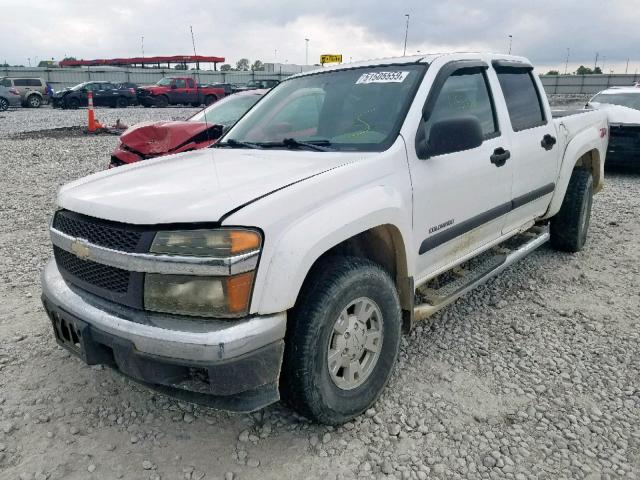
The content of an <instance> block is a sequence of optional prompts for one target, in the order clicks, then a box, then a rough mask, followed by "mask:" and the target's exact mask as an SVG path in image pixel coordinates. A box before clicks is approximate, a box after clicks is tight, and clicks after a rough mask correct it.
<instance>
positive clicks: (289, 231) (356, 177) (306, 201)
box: [42, 53, 608, 424]
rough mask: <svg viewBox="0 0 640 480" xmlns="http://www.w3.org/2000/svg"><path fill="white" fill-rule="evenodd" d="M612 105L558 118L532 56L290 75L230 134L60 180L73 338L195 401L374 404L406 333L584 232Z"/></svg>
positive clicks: (64, 302)
mask: <svg viewBox="0 0 640 480" xmlns="http://www.w3.org/2000/svg"><path fill="white" fill-rule="evenodd" d="M607 127H608V125H607V120H606V114H605V113H603V112H599V111H585V112H582V113H579V114H578V113H575V112H574V113H571V114H565V115H564V116H561V117H560V118H557V119H554V118H552V114H551V111H550V109H549V106H548V103H547V100H546V97H545V95H544V91H543V89H542V86H541V84H540V82H539V80H538V78H537V76H536V75H534V74H533V67H532V66H531V65H530V64H529V63H528V61H527V60H526V59H524V58H521V57H514V56H505V55H493V54H474V53H465V54H444V55H427V56H419V57H402V58H392V59H385V60H378V61H372V62H363V63H355V64H347V65H338V66H335V67H331V68H324V69H322V70H319V71H315V72H310V73H305V74H302V75H298V76H295V77H292V78H290V79H288V80H286V81H284V82H282V83H281V84H280V85H278V86H277V87H275V88H274V89H273V90H272V91H271V92H269V93H268V94H267V95H266V96H265V97H264V98H263V99H261V100H260V101H259V102H258V103H257V104H256V105H255V106H254V107H253V108H252V109H251V110H250V111H249V112H248V113H247V114H246V115H245V116H244V117H243V118H242V119H241V120H240V121H239V122H238V123H237V124H236V125H235V126H234V127H233V128H232V129H231V130H230V131H229V132H228V133H227V134H226V135H225V136H224V137H223V138H222V140H221V141H220V142H219V143H218V144H217V145H215V148H209V149H205V150H200V151H194V152H187V153H183V154H179V155H175V156H170V157H163V158H159V159H154V160H149V161H146V162H141V163H139V164H135V165H131V166H127V167H122V168H118V169H115V170H110V171H105V172H100V173H97V174H94V175H91V176H89V177H86V178H83V179H80V180H78V181H75V182H73V183H70V184H68V185H66V186H64V187H62V188H61V190H60V192H59V194H58V199H57V202H58V210H57V211H56V212H55V215H54V217H53V220H52V223H51V239H52V243H53V249H54V258H53V259H52V260H51V261H50V262H49V263H48V264H47V265H46V267H45V269H44V272H43V274H42V287H43V302H44V306H45V309H46V311H47V313H48V315H49V317H50V319H51V321H52V324H53V327H54V332H55V336H56V339H57V341H58V343H59V344H60V345H62V346H63V347H65V348H67V349H68V350H70V351H72V352H74V353H75V354H77V355H78V356H80V357H81V358H82V359H83V360H84V361H85V362H86V363H88V364H105V365H110V366H112V367H114V368H115V369H117V370H118V371H120V372H121V373H123V374H125V375H127V376H129V377H131V378H133V379H135V380H137V381H140V382H143V383H145V384H146V385H149V386H151V387H153V388H155V389H158V390H160V391H161V392H165V393H167V394H170V395H174V396H177V397H179V398H182V399H183V400H187V401H194V402H201V403H205V404H208V405H211V406H214V407H218V408H223V409H229V410H235V411H251V410H255V409H259V408H261V407H264V406H265V405H268V404H270V403H273V402H275V401H277V400H278V399H280V398H282V399H283V400H284V401H286V402H287V403H288V404H289V405H291V406H292V407H293V408H295V409H296V410H297V411H298V412H300V413H302V414H304V415H306V416H307V417H309V418H311V419H313V420H315V421H318V422H323V423H327V424H339V423H341V422H345V421H347V420H349V419H351V418H353V417H355V416H357V415H359V414H360V413H362V412H363V411H364V410H365V409H367V408H368V407H369V406H371V405H372V404H373V403H374V402H375V401H376V399H377V398H378V396H379V395H380V393H381V392H382V390H383V389H384V387H385V384H386V382H387V380H388V378H389V375H390V374H391V371H392V369H393V366H394V363H395V361H396V357H397V355H398V349H399V345H400V337H401V335H402V332H403V331H405V332H406V331H408V330H409V329H410V328H411V327H412V325H413V324H414V322H416V321H417V320H418V319H421V318H424V317H426V316H428V315H430V314H432V313H433V312H435V311H437V310H438V309H440V308H442V307H444V306H445V305H447V304H449V303H450V302H452V301H453V300H455V299H456V298H458V297H459V296H460V295H462V294H463V293H465V292H466V291H468V290H469V289H471V288H473V287H474V286H475V285H478V284H479V283H481V282H482V281H484V280H486V279H487V278H489V277H491V276H492V275H495V274H496V273H498V272H500V271H502V270H503V269H504V268H505V267H507V266H508V265H510V264H511V263H513V262H514V261H515V260H517V259H519V258H521V257H522V256H524V255H525V254H527V253H528V252H530V251H532V250H533V249H535V248H536V247H538V246H540V245H542V244H543V243H544V242H546V241H547V240H549V239H550V242H551V245H552V247H554V248H556V249H559V250H564V251H568V252H576V251H578V250H580V249H581V248H582V247H583V245H584V244H585V240H586V236H587V230H588V226H589V218H590V212H591V204H592V197H593V193H594V192H597V191H599V190H600V189H601V188H602V186H603V166H604V161H605V152H606V150H607V138H608V137H607Z"/></svg>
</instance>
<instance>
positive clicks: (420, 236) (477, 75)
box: [407, 60, 512, 282]
mask: <svg viewBox="0 0 640 480" xmlns="http://www.w3.org/2000/svg"><path fill="white" fill-rule="evenodd" d="M433 68H437V67H433ZM487 69H488V65H487V64H486V63H484V62H481V61H479V60H478V61H475V60H473V61H469V60H461V61H454V62H449V63H447V64H445V65H443V66H442V67H441V68H440V70H439V72H438V74H437V76H436V77H435V79H434V80H433V84H432V87H431V91H430V92H429V96H428V97H427V101H426V103H425V105H424V108H423V118H422V120H421V121H420V125H416V127H417V133H416V139H415V142H412V143H413V144H409V145H407V153H408V156H409V162H410V170H411V182H412V186H413V197H414V213H413V222H414V232H415V237H414V242H415V243H414V248H415V251H417V252H418V254H419V255H418V260H417V281H418V282H420V281H421V280H422V279H424V278H425V277H426V276H428V275H430V274H433V273H434V272H436V271H438V270H440V269H442V268H443V267H445V266H447V265H449V264H451V263H453V262H456V261H457V260H459V259H460V258H462V257H463V256H465V255H466V254H468V253H470V252H472V251H474V250H476V249H478V248H480V247H482V246H483V245H485V244H487V243H489V242H491V241H493V240H495V239H497V238H498V237H499V236H500V234H501V231H502V227H503V225H504V222H505V218H506V215H507V214H508V212H509V206H510V201H511V180H512V172H511V165H510V164H509V162H503V161H502V160H501V159H503V158H504V157H505V156H506V154H505V152H508V150H509V148H510V145H509V137H507V136H504V135H503V134H502V132H501V127H500V124H499V121H498V118H499V116H498V112H497V109H496V106H495V103H494V101H493V96H492V89H491V86H490V85H491V84H490V81H489V77H488V75H487ZM468 117H474V118H476V119H477V120H478V121H479V123H480V126H481V129H482V135H483V142H482V144H481V145H480V146H478V147H475V148H471V149H467V150H462V151H453V152H451V153H447V154H442V155H435V156H430V157H428V158H419V155H420V153H419V151H418V150H419V149H418V147H417V145H418V144H419V143H420V142H423V141H426V142H427V143H428V142H431V141H436V140H435V139H433V140H432V139H431V138H430V137H431V128H432V126H433V125H434V124H435V123H436V122H438V121H440V120H453V119H459V118H468ZM457 135H459V132H456V131H448V132H447V133H446V134H443V135H442V138H444V139H446V138H450V139H455V138H456V136H457ZM496 152H498V157H496Z"/></svg>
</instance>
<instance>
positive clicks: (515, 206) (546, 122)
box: [493, 60, 559, 232]
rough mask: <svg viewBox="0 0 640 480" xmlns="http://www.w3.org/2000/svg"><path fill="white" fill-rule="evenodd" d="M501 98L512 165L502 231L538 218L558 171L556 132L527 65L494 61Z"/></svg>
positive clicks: (540, 87)
mask: <svg viewBox="0 0 640 480" xmlns="http://www.w3.org/2000/svg"><path fill="white" fill-rule="evenodd" d="M493 67H494V69H495V71H496V74H497V77H498V82H499V84H500V88H501V90H502V93H503V95H504V101H505V103H506V107H507V111H508V113H509V121H510V122H509V124H508V125H505V128H504V130H505V133H507V134H508V135H510V136H511V158H510V159H509V162H511V163H512V165H513V194H512V196H513V198H512V205H511V207H512V211H511V213H510V214H509V216H508V217H507V222H506V224H505V232H508V231H510V230H512V229H514V228H518V227H519V226H521V225H522V224H524V223H526V222H528V221H530V220H531V219H534V218H536V217H538V216H540V215H542V214H543V213H544V212H545V211H546V210H547V207H548V205H549V202H550V200H551V195H552V193H553V191H554V188H555V184H554V182H555V179H556V175H557V168H558V161H557V159H558V155H559V153H558V147H557V146H556V138H555V137H556V129H555V126H554V124H553V122H552V120H551V114H550V112H549V111H548V108H547V103H546V102H545V100H544V97H543V95H544V90H543V89H542V85H541V83H540V81H539V79H538V77H537V76H536V75H534V73H533V67H532V66H531V65H526V64H522V63H520V62H512V61H500V60H498V61H494V62H493Z"/></svg>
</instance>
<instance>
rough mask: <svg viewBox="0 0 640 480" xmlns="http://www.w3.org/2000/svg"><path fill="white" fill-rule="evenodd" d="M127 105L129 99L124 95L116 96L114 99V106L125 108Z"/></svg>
mask: <svg viewBox="0 0 640 480" xmlns="http://www.w3.org/2000/svg"><path fill="white" fill-rule="evenodd" d="M128 106H129V100H127V98H126V97H118V98H117V99H116V108H127V107H128Z"/></svg>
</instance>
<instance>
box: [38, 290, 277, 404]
mask: <svg viewBox="0 0 640 480" xmlns="http://www.w3.org/2000/svg"><path fill="white" fill-rule="evenodd" d="M42 302H43V305H44V307H45V310H46V312H47V314H48V315H49V318H50V320H51V323H52V325H53V330H54V334H55V338H56V341H57V343H58V344H59V345H60V346H61V347H63V348H65V349H66V350H68V351H69V352H71V353H72V354H74V355H75V356H77V357H79V358H80V359H81V360H82V361H83V362H85V363H86V364H87V365H98V364H100V365H106V366H109V367H112V368H113V369H115V370H116V371H117V372H119V373H121V374H123V375H124V376H125V377H128V378H130V379H131V380H134V381H135V382H137V383H141V384H143V385H145V386H147V387H149V388H151V389H153V390H155V391H157V392H159V393H161V394H164V395H167V396H171V397H174V398H178V399H180V400H183V401H188V402H193V403H198V404H202V405H206V406H208V407H213V408H218V409H222V410H229V411H234V412H251V411H255V410H259V409H260V408H263V407H265V406H267V405H269V404H271V403H274V402H277V401H278V400H279V399H280V395H279V391H278V379H279V376H280V366H281V363H282V357H283V353H284V341H282V340H279V341H277V342H274V343H271V344H269V345H266V346H264V347H262V348H259V349H257V350H255V351H253V352H250V353H248V354H245V355H242V356H239V357H236V358H232V359H229V360H226V361H224V362H218V363H213V364H211V363H201V362H195V361H185V360H180V359H173V358H165V357H157V356H153V355H149V354H145V353H142V352H140V351H138V350H137V349H136V348H135V345H134V344H133V343H132V342H130V341H129V340H126V339H122V338H119V337H117V336H115V335H112V334H109V333H106V332H104V331H102V330H99V329H97V328H95V327H93V326H92V325H90V324H88V323H86V322H84V321H83V320H82V319H80V318H78V317H76V316H74V315H72V314H70V313H68V312H66V311H65V310H63V309H62V308H60V307H58V306H56V305H53V304H51V302H50V301H48V300H47V298H46V297H44V296H43V297H42Z"/></svg>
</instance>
